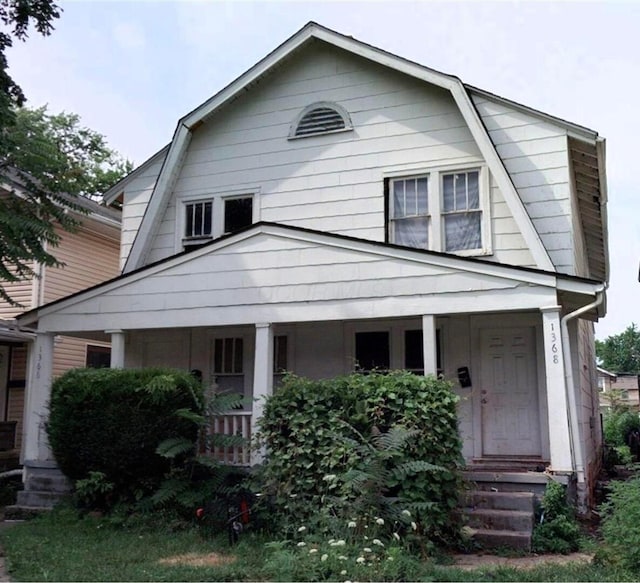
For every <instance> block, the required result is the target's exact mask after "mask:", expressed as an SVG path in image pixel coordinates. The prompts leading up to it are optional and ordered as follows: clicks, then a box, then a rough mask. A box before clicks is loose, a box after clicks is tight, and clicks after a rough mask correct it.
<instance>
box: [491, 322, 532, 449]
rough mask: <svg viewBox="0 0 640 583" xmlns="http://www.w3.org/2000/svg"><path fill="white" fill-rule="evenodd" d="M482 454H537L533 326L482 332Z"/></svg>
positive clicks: (493, 329) (492, 329)
mask: <svg viewBox="0 0 640 583" xmlns="http://www.w3.org/2000/svg"><path fill="white" fill-rule="evenodd" d="M480 339H481V350H480V353H481V373H480V376H481V378H480V381H481V383H480V408H481V423H482V454H483V456H504V457H520V456H523V457H536V456H541V454H542V452H541V440H540V413H539V408H538V379H537V371H536V354H535V333H534V328H533V327H528V326H527V327H518V328H487V329H484V330H482V331H481V335H480Z"/></svg>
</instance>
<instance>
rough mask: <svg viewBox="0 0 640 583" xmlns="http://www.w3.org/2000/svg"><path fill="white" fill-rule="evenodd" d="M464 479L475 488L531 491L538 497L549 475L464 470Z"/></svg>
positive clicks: (545, 485)
mask: <svg viewBox="0 0 640 583" xmlns="http://www.w3.org/2000/svg"><path fill="white" fill-rule="evenodd" d="M462 475H463V477H464V479H465V480H467V481H468V482H469V483H470V484H472V486H473V488H474V489H475V490H483V491H488V492H531V493H532V494H535V496H536V497H537V498H538V499H540V498H541V497H542V495H543V494H544V490H545V488H546V487H547V483H548V481H549V480H550V478H549V476H547V475H546V474H544V473H540V472H500V471H496V472H491V471H479V470H474V471H465V472H462Z"/></svg>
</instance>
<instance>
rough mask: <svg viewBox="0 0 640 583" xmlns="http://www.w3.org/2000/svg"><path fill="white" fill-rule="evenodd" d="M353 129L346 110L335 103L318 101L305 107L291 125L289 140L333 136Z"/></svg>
mask: <svg viewBox="0 0 640 583" xmlns="http://www.w3.org/2000/svg"><path fill="white" fill-rule="evenodd" d="M352 129H353V126H352V124H351V119H350V118H349V114H348V113H347V112H346V110H345V109H344V108H342V107H340V106H339V105H338V104H337V103H332V102H328V101H319V102H317V103H313V104H311V105H309V106H307V107H305V108H304V109H303V110H302V111H301V112H300V113H299V114H298V117H297V118H296V119H295V121H294V122H293V124H291V129H290V131H289V139H295V138H306V137H308V136H317V135H321V134H333V133H336V132H345V131H350V130H352Z"/></svg>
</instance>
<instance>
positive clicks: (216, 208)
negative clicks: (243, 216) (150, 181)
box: [175, 187, 260, 253]
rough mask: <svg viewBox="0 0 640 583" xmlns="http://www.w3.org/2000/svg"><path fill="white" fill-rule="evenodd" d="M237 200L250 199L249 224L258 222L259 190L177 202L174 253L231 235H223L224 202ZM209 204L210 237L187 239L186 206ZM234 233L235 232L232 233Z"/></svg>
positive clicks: (226, 193) (231, 192)
mask: <svg viewBox="0 0 640 583" xmlns="http://www.w3.org/2000/svg"><path fill="white" fill-rule="evenodd" d="M238 198H250V199H251V201H252V202H251V213H252V219H251V224H255V223H257V222H259V221H260V188H259V187H251V188H241V189H227V190H224V191H220V192H212V193H207V194H201V195H198V196H193V197H185V198H182V199H180V200H179V202H178V203H177V205H176V221H175V225H176V237H175V252H176V253H179V252H181V251H186V250H189V249H191V248H194V247H197V246H200V245H204V244H206V243H209V242H210V241H213V240H215V239H218V238H219V237H221V236H222V235H229V234H231V233H225V231H224V228H225V224H224V221H225V217H224V213H225V202H226V201H227V200H230V199H238ZM207 202H211V203H212V204H211V213H212V219H211V235H207V236H196V237H187V236H186V228H187V206H188V205H191V204H198V203H203V204H204V203H207ZM233 232H236V231H233Z"/></svg>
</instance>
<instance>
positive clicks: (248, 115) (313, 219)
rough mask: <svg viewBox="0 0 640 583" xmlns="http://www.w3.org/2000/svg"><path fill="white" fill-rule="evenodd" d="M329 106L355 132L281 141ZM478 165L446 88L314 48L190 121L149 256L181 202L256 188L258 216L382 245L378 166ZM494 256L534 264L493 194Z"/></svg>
mask: <svg viewBox="0 0 640 583" xmlns="http://www.w3.org/2000/svg"><path fill="white" fill-rule="evenodd" d="M315 101H333V102H336V103H338V104H340V105H341V106H342V107H344V108H345V109H346V110H347V111H348V113H349V115H350V116H351V119H352V122H353V127H354V130H353V131H350V132H344V133H336V134H331V135H325V136H316V137H309V138H304V139H296V140H288V139H287V137H288V135H289V130H290V125H291V123H292V121H293V120H294V119H295V118H296V116H297V115H298V113H299V112H300V111H301V110H302V109H303V108H304V107H305V106H307V105H309V104H310V103H312V102H315ZM483 162H484V161H483V159H482V157H481V155H480V152H479V150H478V147H477V146H476V144H475V142H474V140H473V138H472V136H471V133H470V131H469V129H468V128H467V126H466V124H465V122H464V120H463V118H462V115H461V114H460V112H459V111H458V109H457V106H456V105H455V102H454V100H453V98H452V97H451V95H450V94H449V92H448V91H445V90H442V89H439V88H436V87H431V86H428V85H426V84H425V83H423V82H420V81H417V80H415V79H411V78H409V77H406V76H404V75H402V74H399V73H397V72H394V71H392V70H389V69H384V68H382V67H379V66H378V65H374V64H372V63H369V62H367V61H365V60H363V59H360V58H358V57H355V56H353V55H350V54H348V53H345V52H342V51H339V50H338V49H335V48H331V47H328V46H325V45H314V46H313V48H312V50H309V49H307V50H305V51H303V52H302V54H300V55H298V56H297V57H295V58H293V59H292V60H291V61H289V62H288V63H287V64H286V65H283V66H282V67H281V68H280V69H279V70H278V71H277V72H276V73H274V74H273V75H272V76H271V77H270V78H269V79H267V80H264V81H262V82H261V83H260V84H259V85H258V86H257V87H255V88H253V89H252V90H250V91H249V92H248V93H246V94H245V95H243V96H242V97H240V98H238V99H237V100H236V101H235V102H234V103H232V104H231V105H229V106H227V107H226V108H224V109H223V110H222V111H221V112H219V113H218V114H216V115H215V116H214V117H213V119H212V120H211V121H209V122H207V123H205V124H204V125H202V126H201V127H200V128H198V129H197V130H196V131H195V132H194V134H193V138H192V140H191V143H190V145H189V147H188V151H187V154H186V157H185V161H184V165H183V167H182V170H181V173H180V175H179V177H178V179H177V182H176V184H175V187H174V197H173V199H172V200H171V201H170V202H169V204H168V205H167V208H166V209H165V211H164V215H163V216H162V218H161V222H160V226H159V229H158V232H157V233H156V235H155V239H154V242H153V244H152V247H151V251H150V254H149V257H148V259H147V261H148V262H152V261H156V260H158V259H162V258H164V257H167V256H170V255H172V254H174V253H175V252H176V251H179V250H180V247H179V239H180V236H181V234H178V237H176V236H175V230H176V222H177V221H176V207H177V208H178V209H179V210H178V213H179V212H180V206H181V204H182V201H183V200H186V199H189V198H196V197H202V196H207V195H211V194H218V195H224V194H229V193H230V192H233V193H241V192H242V191H243V189H244V190H246V191H247V192H256V191H257V192H259V195H258V197H257V199H256V204H258V205H259V206H260V211H259V215H260V219H261V220H265V221H272V222H278V223H282V224H289V225H296V226H302V227H307V228H312V229H317V230H321V231H329V232H334V233H341V234H346V235H351V236H355V237H360V238H365V239H372V240H376V241H384V238H385V220H384V217H385V208H384V206H385V200H384V187H383V182H384V176H385V172H390V171H393V172H402V171H406V172H407V173H415V172H424V171H425V170H427V169H429V168H438V167H441V166H457V165H458V166H473V165H478V164H482V163H483ZM491 191H492V192H491V194H492V197H493V198H494V199H495V202H494V203H493V204H492V211H493V206H494V205H497V206H498V207H500V208H498V209H496V210H497V211H498V218H497V219H496V220H495V221H494V225H493V229H494V233H493V248H494V255H492V256H491V257H489V259H491V260H493V261H496V260H497V261H503V262H506V263H514V264H517V265H527V266H529V265H533V260H532V258H531V255H530V253H529V252H528V251H527V250H526V246H525V245H524V241H523V239H522V236H521V234H520V232H519V230H518V228H517V227H516V225H515V222H514V221H513V218H512V217H511V214H510V213H509V211H508V208H507V206H506V204H505V203H504V200H503V198H502V196H501V194H500V192H499V190H498V189H497V187H495V186H494V187H493V188H492V189H491Z"/></svg>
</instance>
